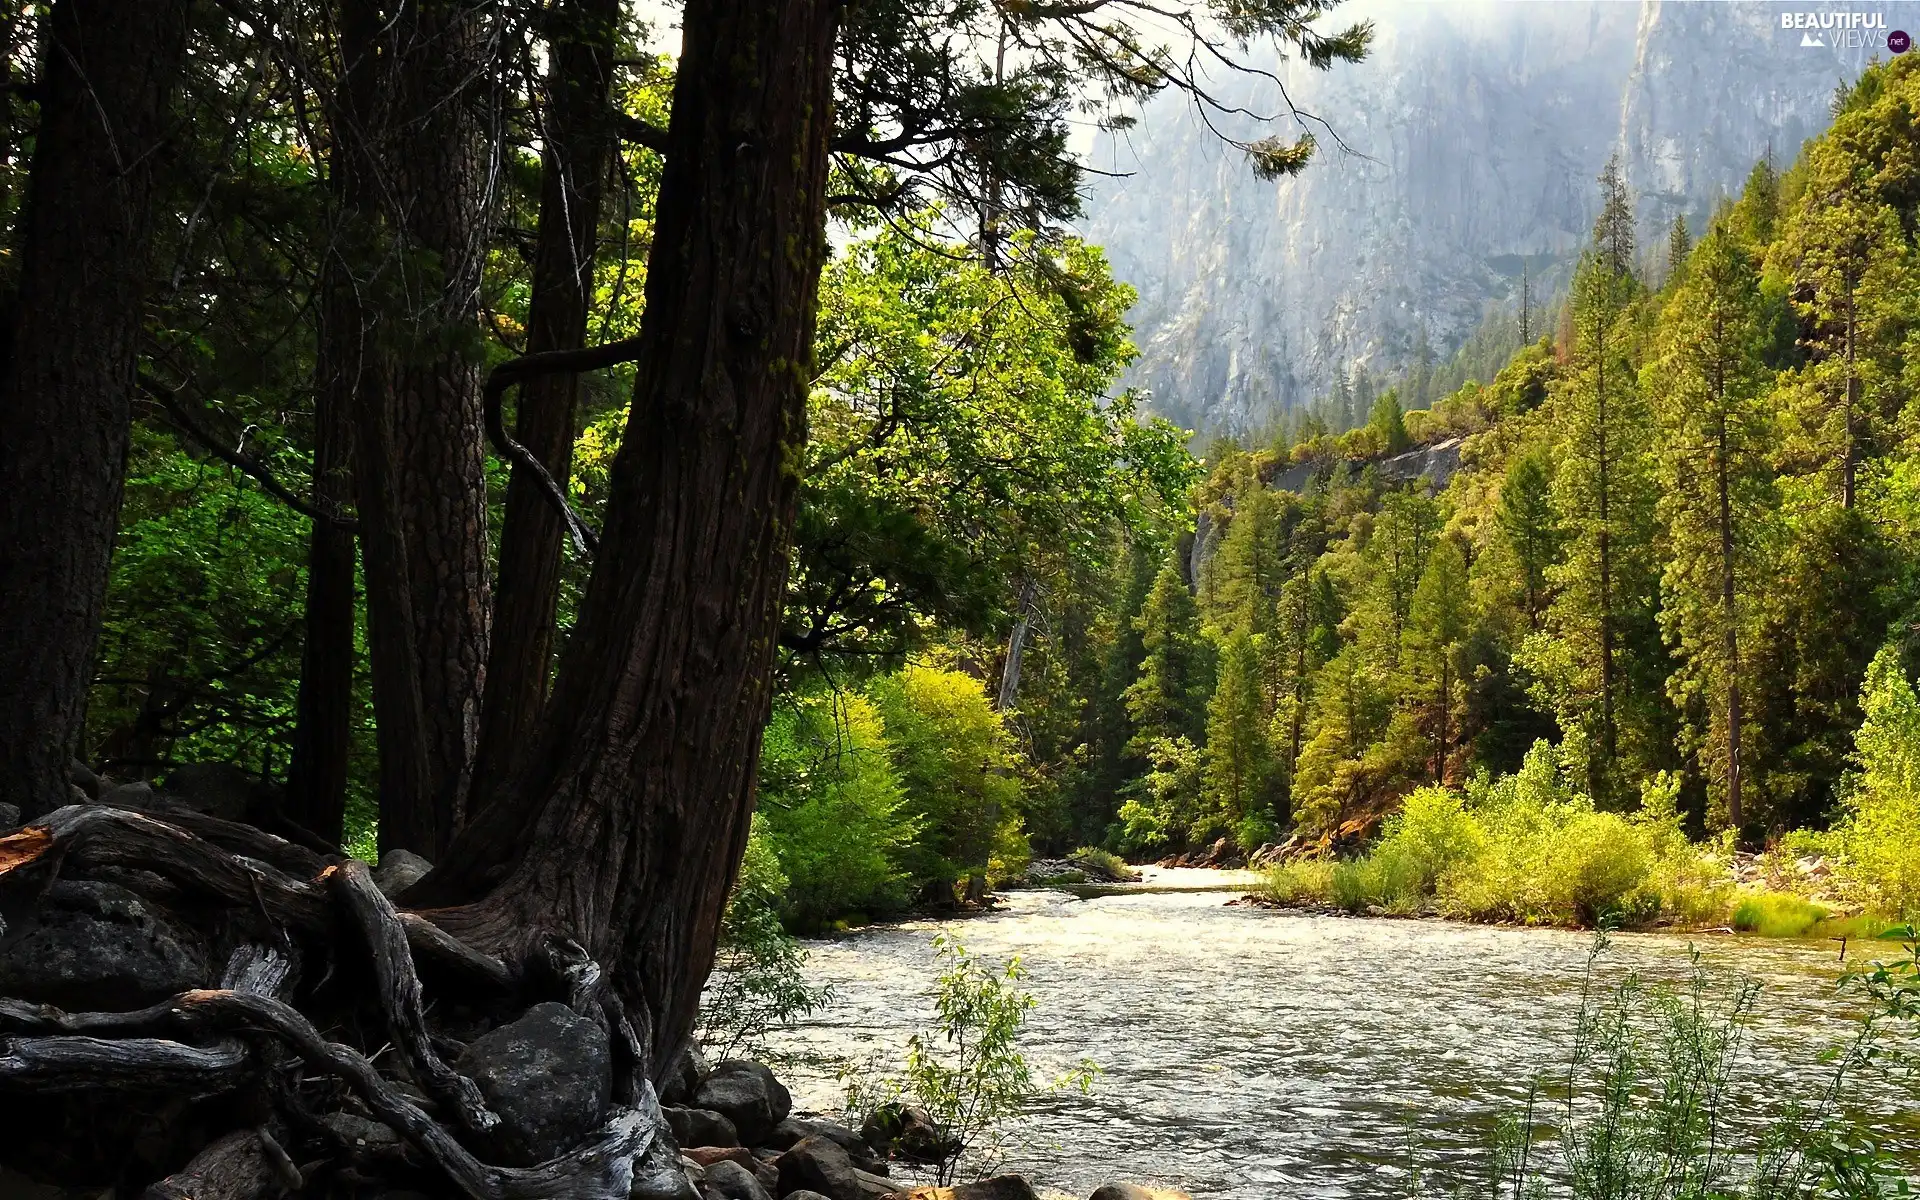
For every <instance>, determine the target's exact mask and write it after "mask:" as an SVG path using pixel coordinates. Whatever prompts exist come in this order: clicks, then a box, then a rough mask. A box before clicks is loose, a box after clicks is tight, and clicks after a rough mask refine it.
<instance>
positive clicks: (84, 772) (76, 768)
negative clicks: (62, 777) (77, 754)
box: [67, 758, 100, 800]
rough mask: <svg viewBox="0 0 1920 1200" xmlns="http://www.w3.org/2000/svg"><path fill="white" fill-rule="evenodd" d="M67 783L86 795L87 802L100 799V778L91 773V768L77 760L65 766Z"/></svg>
mask: <svg viewBox="0 0 1920 1200" xmlns="http://www.w3.org/2000/svg"><path fill="white" fill-rule="evenodd" d="M67 782H68V783H70V784H72V785H73V786H74V787H77V788H79V789H80V790H81V791H82V792H84V793H86V797H87V799H89V800H98V799H99V798H100V777H99V776H98V775H95V774H94V773H93V768H92V767H89V766H88V765H87V764H85V763H83V762H81V761H80V760H79V759H77V758H76V759H74V760H73V761H72V762H70V763H68V764H67Z"/></svg>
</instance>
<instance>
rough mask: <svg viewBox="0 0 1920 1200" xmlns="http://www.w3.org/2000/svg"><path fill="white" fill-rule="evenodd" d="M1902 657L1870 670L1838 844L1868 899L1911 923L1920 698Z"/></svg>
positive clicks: (1919, 812) (1919, 820) (1881, 657)
mask: <svg viewBox="0 0 1920 1200" xmlns="http://www.w3.org/2000/svg"><path fill="white" fill-rule="evenodd" d="M1900 650H1901V648H1900V647H1899V646H1898V645H1897V644H1894V645H1889V646H1887V647H1886V648H1884V649H1882V650H1881V651H1880V653H1879V654H1877V655H1875V656H1874V660H1873V664H1872V666H1870V667H1869V668H1868V670H1867V681H1866V687H1865V694H1864V697H1863V699H1862V707H1863V708H1864V709H1865V714H1866V715H1865V719H1864V720H1863V721H1862V722H1861V724H1860V730H1859V733H1858V734H1857V736H1856V740H1855V746H1856V749H1855V756H1856V757H1855V761H1856V764H1857V766H1858V773H1857V774H1855V775H1853V776H1852V777H1850V779H1849V781H1848V787H1847V793H1846V804H1847V817H1846V820H1845V822H1844V823H1843V824H1842V826H1841V828H1840V829H1839V831H1838V842H1839V846H1840V852H1841V855H1842V861H1843V867H1844V872H1845V875H1846V877H1847V878H1848V880H1849V881H1850V882H1851V883H1852V884H1853V885H1854V886H1855V888H1856V889H1857V890H1858V891H1859V892H1860V893H1861V898H1862V899H1863V900H1865V901H1866V902H1867V903H1868V904H1870V905H1871V906H1873V907H1875V908H1878V909H1879V910H1880V911H1882V912H1885V913H1888V914H1891V915H1894V916H1897V917H1900V918H1902V919H1905V920H1912V919H1914V918H1915V917H1916V915H1920V696H1916V694H1915V689H1914V685H1913V681H1912V679H1911V678H1910V677H1909V676H1908V674H1907V671H1906V669H1905V664H1904V663H1903V661H1902V655H1901V652H1900Z"/></svg>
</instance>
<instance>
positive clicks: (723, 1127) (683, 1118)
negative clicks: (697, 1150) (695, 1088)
mask: <svg viewBox="0 0 1920 1200" xmlns="http://www.w3.org/2000/svg"><path fill="white" fill-rule="evenodd" d="M660 1111H661V1112H663V1113H665V1114H666V1118H667V1126H668V1127H669V1128H671V1129H672V1130H673V1140H674V1141H676V1142H679V1143H680V1144H681V1145H682V1146H738V1145H739V1144H740V1133H739V1131H738V1130H737V1129H735V1128H734V1124H733V1122H732V1121H729V1120H727V1119H726V1118H725V1117H723V1116H721V1115H720V1114H719V1113H717V1112H709V1111H708V1110H706V1109H704V1108H681V1107H679V1106H678V1105H664V1106H662V1107H661V1109H660Z"/></svg>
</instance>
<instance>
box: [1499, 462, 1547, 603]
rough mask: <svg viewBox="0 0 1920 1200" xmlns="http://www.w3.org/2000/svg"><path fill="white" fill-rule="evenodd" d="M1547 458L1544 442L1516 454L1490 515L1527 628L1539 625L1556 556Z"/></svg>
mask: <svg viewBox="0 0 1920 1200" xmlns="http://www.w3.org/2000/svg"><path fill="white" fill-rule="evenodd" d="M1550 462H1551V459H1550V458H1549V456H1548V455H1547V453H1546V450H1545V448H1544V447H1535V448H1533V449H1531V450H1528V451H1526V452H1524V453H1521V454H1516V455H1515V456H1514V458H1513V461H1512V462H1511V463H1510V464H1509V465H1508V467H1507V476H1506V480H1505V481H1504V482H1503V483H1502V484H1501V487H1500V505H1499V508H1498V509H1496V510H1495V513H1494V519H1495V521H1496V523H1497V524H1498V526H1499V529H1500V535H1501V537H1502V538H1503V539H1504V540H1505V542H1506V545H1507V549H1508V550H1509V551H1510V552H1511V553H1512V555H1513V560H1514V563H1515V565H1516V566H1517V568H1518V573H1519V585H1520V601H1521V608H1522V609H1523V610H1524V611H1525V612H1526V615H1527V629H1528V630H1529V631H1532V630H1537V629H1539V628H1540V617H1541V614H1542V613H1544V612H1545V611H1546V607H1547V600H1548V595H1549V593H1548V578H1547V577H1548V573H1549V572H1550V571H1551V570H1552V569H1553V567H1554V565H1555V564H1556V563H1558V562H1559V560H1560V547H1561V541H1562V537H1561V530H1560V517H1559V514H1557V513H1556V512H1555V511H1554V508H1553V477H1552V474H1551V473H1550V469H1549V463H1550Z"/></svg>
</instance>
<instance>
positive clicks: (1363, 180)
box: [1083, 0, 1920, 429]
mask: <svg viewBox="0 0 1920 1200" xmlns="http://www.w3.org/2000/svg"><path fill="white" fill-rule="evenodd" d="M1800 11H1807V12H1816V13H1817V12H1836V13H1837V12H1844V11H1856V10H1855V9H1850V8H1847V7H1846V6H1842V5H1819V4H1791V5H1780V4H1750V3H1719V2H1706V0H1696V2H1680V3H1677V2H1675V0H1645V2H1644V3H1642V4H1638V5H1636V4H1633V3H1547V2H1535V3H1524V2H1500V0H1487V2H1480V3H1448V4H1445V5H1441V4H1438V3H1405V2H1400V3H1394V2H1378V3H1365V4H1355V5H1348V6H1345V7H1343V8H1341V9H1340V10H1339V11H1338V13H1337V14H1336V16H1337V17H1340V18H1350V17H1357V16H1368V17H1372V18H1373V19H1374V20H1375V21H1376V23H1377V27H1378V34H1377V38H1376V42H1375V49H1374V52H1373V54H1372V56H1371V57H1370V58H1369V60H1368V61H1367V62H1365V63H1363V64H1360V65H1358V66H1353V67H1341V68H1338V69H1336V70H1334V71H1333V72H1330V73H1321V72H1315V71H1309V70H1307V69H1305V68H1303V67H1300V66H1299V65H1298V64H1292V63H1289V64H1284V65H1282V66H1281V67H1280V68H1279V71H1280V74H1281V75H1282V77H1283V78H1284V79H1285V80H1286V82H1287V86H1288V88H1289V90H1290V92H1291V94H1292V95H1293V96H1294V98H1295V100H1296V102H1297V103H1298V104H1299V105H1300V106H1301V107H1302V108H1303V109H1307V110H1309V111H1311V112H1313V113H1315V114H1317V115H1319V116H1322V117H1324V118H1326V120H1327V121H1328V122H1330V123H1331V125H1332V126H1333V128H1334V129H1335V130H1336V131H1337V132H1338V134H1339V136H1340V139H1341V140H1342V141H1344V142H1345V143H1346V144H1347V146H1348V147H1349V148H1350V152H1345V153H1343V152H1341V151H1340V150H1339V149H1338V148H1336V147H1335V146H1334V145H1332V143H1331V140H1330V139H1327V138H1324V137H1323V138H1322V139H1321V146H1322V154H1321V155H1320V156H1319V158H1318V159H1317V160H1316V162H1315V164H1314V165H1313V166H1311V167H1310V168H1309V169H1308V171H1307V172H1306V173H1305V174H1304V175H1302V176H1301V177H1299V178H1297V179H1293V180H1288V181H1284V182H1280V183H1265V182H1262V181H1260V180H1257V179H1255V178H1254V177H1253V175H1252V173H1251V172H1250V171H1249V170H1248V169H1247V168H1246V166H1245V164H1244V161H1243V160H1242V158H1241V157H1240V155H1239V154H1238V153H1237V152H1236V151H1234V150H1233V149H1232V148H1231V147H1227V146H1223V145H1222V144H1221V143H1220V141H1219V140H1218V138H1216V137H1215V136H1214V135H1213V134H1211V133H1210V132H1209V131H1208V130H1207V129H1206V127H1205V126H1204V125H1203V124H1201V122H1200V121H1199V120H1198V119H1196V118H1195V117H1194V115H1193V114H1192V112H1191V110H1190V108H1189V107H1187V106H1186V105H1185V104H1184V103H1182V102H1178V101H1173V100H1166V101H1161V102H1158V103H1156V104H1155V105H1153V106H1151V107H1150V108H1149V109H1148V111H1147V112H1146V114H1145V115H1144V117H1143V119H1142V121H1141V122H1140V125H1139V126H1138V127H1137V128H1135V129H1133V130H1131V131H1129V132H1128V133H1127V134H1125V135H1123V136H1118V137H1113V138H1107V139H1103V140H1102V141H1101V142H1100V143H1098V144H1097V145H1096V146H1095V148H1094V150H1093V153H1092V155H1091V161H1092V163H1093V165H1094V166H1095V167H1097V168H1100V169H1102V170H1111V171H1119V172H1128V173H1129V174H1127V175H1126V177H1124V178H1118V179H1101V180H1098V181H1097V182H1096V183H1095V185H1094V187H1093V188H1092V196H1091V199H1090V202H1089V204H1088V206H1087V217H1086V220H1085V221H1084V223H1083V229H1084V231H1085V232H1086V233H1087V234H1088V236H1090V237H1091V238H1092V239H1093V240H1094V241H1097V242H1100V243H1102V244H1104V245H1105V246H1106V247H1107V248H1108V251H1109V253H1110V255H1111V256H1112V259H1113V263H1114V267H1115V271H1116V273H1117V274H1118V275H1119V276H1120V277H1121V278H1123V279H1126V280H1128V281H1129V282H1131V283H1132V284H1133V285H1134V286H1135V287H1137V288H1138V289H1139V291H1140V303H1139V305H1138V306H1137V307H1136V308H1135V309H1134V311H1133V321H1134V324H1135V327H1136V330H1137V340H1138V341H1139V342H1140V345H1141V347H1142V350H1143V356H1142V359H1141V361H1140V362H1139V364H1138V365H1137V366H1136V367H1135V369H1134V370H1133V372H1132V373H1131V376H1130V378H1129V380H1128V382H1129V383H1132V384H1135V385H1138V386H1141V387H1145V388H1148V389H1150V390H1151V391H1152V392H1153V394H1154V406H1155V407H1156V408H1157V409H1158V410H1159V411H1161V412H1164V413H1166V414H1168V415H1169V416H1173V417H1175V418H1176V419H1179V420H1181V421H1184V422H1186V423H1189V424H1191V425H1194V426H1197V427H1201V428H1210V429H1221V428H1227V429H1232V428H1245V427H1247V426H1249V425H1254V424H1258V423H1260V422H1262V421H1264V420H1265V419H1267V418H1268V417H1269V416H1270V415H1271V414H1272V413H1273V412H1274V411H1276V410H1277V409H1281V408H1285V407H1288V406H1291V405H1294V404H1298V403H1304V402H1306V401H1307V400H1309V399H1310V398H1311V397H1313V396H1314V395H1317V394H1319V393H1321V392H1323V391H1324V390H1325V389H1326V387H1327V386H1328V382H1329V380H1330V378H1331V373H1332V371H1333V370H1334V369H1336V367H1344V366H1347V365H1349V364H1352V363H1356V362H1363V363H1365V364H1367V365H1368V366H1369V368H1370V369H1372V370H1373V371H1374V372H1375V373H1376V374H1379V373H1381V372H1392V371H1395V370H1397V369H1400V368H1402V367H1404V366H1406V365H1407V364H1409V363H1410V362H1411V361H1412V359H1413V358H1414V357H1415V356H1416V355H1418V354H1420V353H1431V354H1432V355H1434V356H1436V357H1440V358H1444V357H1445V356H1446V355H1447V354H1448V353H1450V352H1451V350H1452V349H1453V348H1454V347H1456V346H1458V345H1459V344H1460V342H1461V341H1463V340H1464V339H1465V338H1466V336H1467V335H1468V334H1469V333H1471V332H1472V331H1473V329H1474V328H1475V327H1476V326H1477V325H1478V324H1479V323H1480V322H1481V320H1482V319H1483V317H1484V316H1485V315H1486V313H1487V312H1488V311H1489V309H1490V307H1491V306H1495V305H1503V304H1504V305H1509V306H1511V305H1512V304H1513V302H1514V298H1515V297H1516V296H1517V294H1518V290H1519V279H1520V272H1521V268H1522V263H1523V261H1524V262H1526V263H1527V264H1528V265H1529V270H1530V271H1532V272H1533V273H1534V274H1535V275H1536V277H1540V276H1544V280H1543V287H1544V288H1545V289H1547V290H1551V289H1552V288H1554V287H1555V286H1557V285H1559V284H1562V283H1564V280H1565V277H1566V274H1567V269H1568V266H1569V265H1570V263H1571V261H1572V258H1573V256H1575V255H1576V254H1577V253H1578V252H1579V249H1580V248H1581V247H1582V246H1583V245H1584V243H1585V241H1586V239H1587V235H1588V231H1589V228H1590V226H1591V222H1592V218H1593V213H1594V211H1595V207H1596V206H1595V187H1594V177H1595V176H1596V175H1597V174H1598V173H1599V171H1600V168H1601V166H1602V165H1603V164H1604V163H1605V161H1606V159H1607V157H1608V155H1609V154H1611V153H1613V152H1614V151H1616V150H1618V151H1619V152H1620V153H1621V154H1622V156H1623V158H1624V160H1625V162H1626V164H1627V168H1628V176H1629V180H1630V182H1631V183H1632V185H1633V187H1634V189H1635V191H1636V194H1637V195H1638V196H1639V208H1640V215H1641V219H1642V232H1641V236H1642V240H1643V243H1644V244H1645V245H1646V246H1647V247H1648V251H1649V255H1650V256H1651V255H1652V254H1653V253H1654V249H1655V248H1656V247H1658V248H1662V249H1663V248H1664V245H1665V241H1666V230H1667V226H1668V224H1669V222H1670V221H1671V219H1672V216H1673V214H1675V213H1676V212H1685V213H1687V214H1688V216H1689V218H1690V219H1693V220H1695V227H1696V229H1697V228H1698V220H1697V218H1701V217H1703V216H1704V215H1705V213H1707V212H1708V211H1710V210H1711V208H1712V206H1713V204H1714V203H1715V201H1716V200H1717V199H1718V198H1719V197H1721V196H1722V195H1725V194H1727V193H1728V192H1732V191H1737V190H1738V188H1739V186H1740V184H1741V182H1742V181H1743V180H1744V179H1745V177H1746V175H1747V173H1748V172H1749V171H1750V170H1751V168H1752V166H1753V164H1754V162H1755V160H1756V159H1758V158H1760V157H1761V156H1763V155H1765V154H1767V153H1768V152H1769V151H1771V152H1773V153H1774V154H1775V155H1776V157H1777V159H1778V160H1779V161H1780V163H1781V165H1783V166H1784V165H1786V164H1787V163H1789V162H1791V160H1792V158H1793V156H1794V154H1795V153H1796V152H1797V150H1798V148H1799V146H1800V144H1801V142H1802V141H1804V140H1805V139H1806V138H1808V137H1810V136H1812V135H1814V134H1816V133H1818V132H1819V131H1820V130H1821V129H1822V128H1824V126H1825V124H1826V122H1827V119H1828V104H1829V101H1830V99H1831V97H1832V94H1833V91H1834V89H1835V87H1836V86H1837V85H1839V84H1840V83H1841V82H1842V81H1843V80H1846V79H1850V78H1852V77H1853V75H1854V74H1855V73H1857V71H1858V70H1859V68H1860V66H1861V64H1863V63H1864V62H1865V61H1867V59H1868V57H1869V56H1870V55H1872V54H1874V53H1884V50H1883V49H1881V47H1882V46H1883V45H1884V38H1885V32H1886V30H1888V29H1899V28H1905V29H1908V30H1920V2H1914V0H1906V2H1903V3H1895V4H1887V5H1879V6H1871V7H1867V8H1861V9H1858V10H1857V11H1864V12H1870V13H1874V14H1884V16H1883V19H1882V23H1881V24H1880V25H1879V26H1877V27H1876V28H1874V29H1871V30H1867V31H1861V32H1855V33H1853V34H1851V35H1836V34H1833V33H1827V34H1822V35H1818V40H1819V41H1821V42H1822V43H1823V44H1822V45H1819V46H1803V45H1802V41H1803V40H1812V39H1808V37H1807V35H1806V34H1805V33H1803V32H1802V31H1800V30H1797V29H1787V28H1783V27H1782V22H1781V20H1780V14H1781V13H1782V12H1800ZM1849 41H1851V42H1853V43H1855V44H1854V45H1847V44H1846V43H1847V42H1849Z"/></svg>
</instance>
